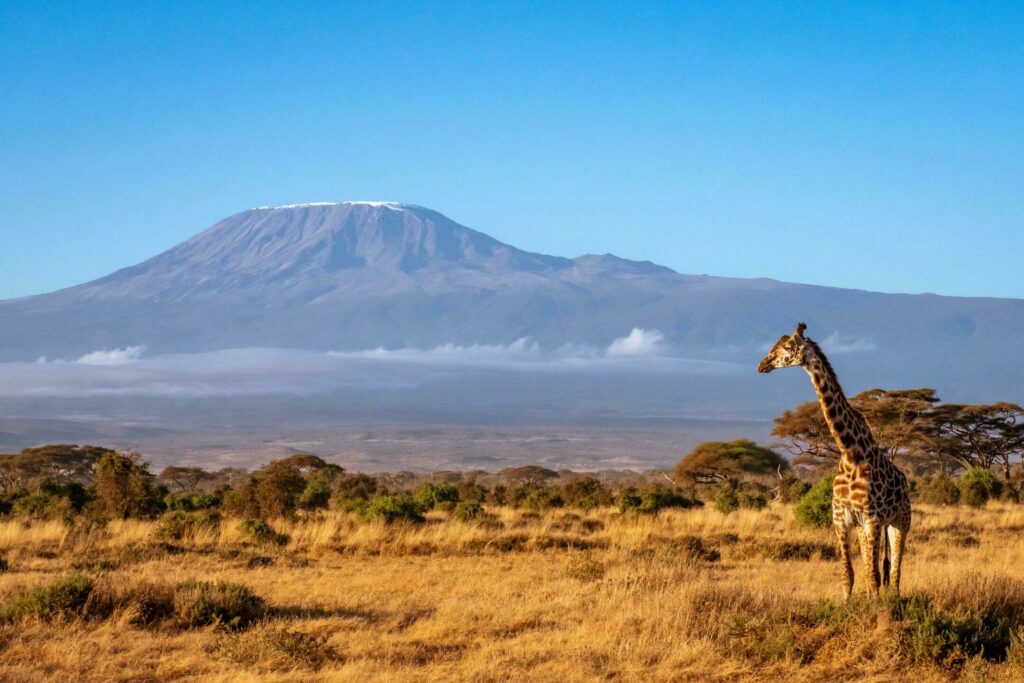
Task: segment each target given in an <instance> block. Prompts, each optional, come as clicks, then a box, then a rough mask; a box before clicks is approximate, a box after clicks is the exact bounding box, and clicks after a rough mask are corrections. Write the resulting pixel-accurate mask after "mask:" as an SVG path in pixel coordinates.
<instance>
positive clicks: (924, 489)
mask: <svg viewBox="0 0 1024 683" xmlns="http://www.w3.org/2000/svg"><path fill="white" fill-rule="evenodd" d="M914 493H916V494H917V496H916V498H917V499H918V500H919V501H921V502H922V503H928V504H929V505H956V504H957V503H959V502H960V487H958V486H957V485H956V482H955V481H954V480H953V479H951V478H950V477H947V476H946V475H944V474H935V475H933V476H931V477H925V478H923V479H920V480H919V481H917V482H916V486H915V487H914Z"/></svg>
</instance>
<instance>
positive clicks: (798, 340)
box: [757, 323, 808, 372]
mask: <svg viewBox="0 0 1024 683" xmlns="http://www.w3.org/2000/svg"><path fill="white" fill-rule="evenodd" d="M806 329H807V325H805V324H803V323H800V324H799V325H797V326H796V332H794V333H793V334H792V335H789V336H786V335H783V336H782V338H781V339H779V341H777V342H776V343H775V346H773V347H772V350H771V351H769V352H768V355H766V356H765V357H764V358H762V359H761V362H760V364H758V366H757V371H758V372H771V371H772V370H774V369H775V368H791V367H794V366H798V365H803V364H804V362H805V360H806V351H807V348H808V344H807V340H806V339H804V330H806Z"/></svg>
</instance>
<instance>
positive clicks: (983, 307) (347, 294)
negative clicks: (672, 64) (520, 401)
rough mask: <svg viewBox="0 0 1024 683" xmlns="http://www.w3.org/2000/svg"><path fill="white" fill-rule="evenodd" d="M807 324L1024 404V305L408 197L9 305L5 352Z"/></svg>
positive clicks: (404, 341)
mask: <svg viewBox="0 0 1024 683" xmlns="http://www.w3.org/2000/svg"><path fill="white" fill-rule="evenodd" d="M805 257H806V255H803V254H799V253H794V258H805ZM867 265H868V266H869V264H867ZM798 320H802V321H804V322H807V323H808V325H809V334H810V335H811V336H813V337H815V338H817V339H818V340H819V341H825V342H826V348H830V349H832V350H833V352H834V353H835V354H845V355H844V358H845V359H846V360H845V361H844V363H843V364H844V365H845V366H847V367H850V368H856V369H857V370H858V371H859V372H861V375H860V377H861V380H862V382H871V383H878V384H885V385H888V386H894V385H895V384H903V385H907V384H911V383H913V384H921V385H932V386H944V387H948V388H950V389H951V390H954V391H956V392H958V393H957V397H958V398H960V399H961V400H967V399H977V400H982V399H985V398H989V397H991V398H996V397H998V398H1004V399H1017V400H1024V391H1022V387H1024V364H1021V363H1020V362H1019V359H1020V357H1021V353H1022V352H1024V300H1017V299H982V298H959V297H941V296H935V295H929V294H922V295H903V294H883V293H877V292H866V291H858V290H846V289H837V288H829V287H816V286H809V285H800V284H791V283H784V282H778V281H774V280H768V279H738V278H722V277H710V276H694V275H683V274H680V273H677V272H675V271H673V270H671V269H669V268H665V267H662V266H658V265H655V264H653V263H650V262H637V261H629V260H625V259H621V258H617V257H615V256H612V255H603V256H598V255H585V256H580V257H578V258H574V259H570V258H562V257H556V256H546V255H542V254H535V253H530V252H526V251H523V250H520V249H517V248H515V247H513V246H510V245H507V244H504V243H502V242H499V241H498V240H495V239H493V238H491V237H489V236H487V235H485V234H483V233H481V232H477V231H475V230H472V229H470V228H467V227H465V226H462V225H459V224H458V223H455V222H453V221H452V220H450V219H448V218H446V217H445V216H443V215H441V214H440V213H438V212H436V211H432V210H430V209H426V208H423V207H419V206H413V205H408V204H398V203H390V202H345V203H340V204H301V205H292V206H281V207H261V208H256V209H252V210H249V211H244V212H242V213H239V214H236V215H234V216H231V217H229V218H226V219H224V220H222V221H220V222H219V223H217V224H216V225H214V226H212V227H210V228H209V229H207V230H205V231H204V232H202V233H200V234H198V235H196V236H195V237H193V238H191V239H189V240H187V241H185V242H183V243H181V244H179V245H178V246H176V247H174V248H172V249H170V250H168V251H166V252H164V253H162V254H160V255H158V256H155V257H154V258H152V259H150V260H148V261H145V262H143V263H141V264H138V265H135V266H132V267H129V268H125V269H123V270H119V271H117V272H115V273H113V274H111V275H108V276H107V277H104V278H101V279H99V280H95V281H93V282H88V283H85V284H82V285H79V286H76V287H71V288H68V289H64V290H61V291H58V292H53V293H50V294H42V295H38V296H31V297H25V298H21V299H14V300H7V301H2V302H0V361H32V360H35V359H36V358H38V357H40V356H45V357H47V358H50V359H55V358H57V359H69V360H70V359H75V358H78V357H80V356H82V355H85V354H88V353H91V352H94V351H97V350H105V349H115V348H123V347H128V346H138V345H144V346H145V349H146V353H147V355H159V354H166V353H189V352H201V351H211V350H217V349H229V348H239V347H277V348H291V349H305V350H321V351H326V350H335V351H343V350H363V349H371V348H378V347H385V348H410V347H415V348H433V347H436V346H440V345H443V344H464V345H468V344H508V343H510V342H512V341H514V340H517V339H520V338H522V337H529V338H531V339H533V340H535V341H536V342H537V343H538V344H539V345H541V346H542V347H544V348H550V349H554V348H557V347H559V346H562V345H565V344H586V345H590V346H593V347H594V348H599V349H603V348H605V347H607V345H608V344H610V343H611V342H612V341H613V340H615V339H617V338H621V337H623V336H625V335H627V334H629V333H630V330H632V329H633V328H644V329H648V330H658V331H660V332H661V334H662V335H664V348H665V349H666V350H667V352H669V353H671V354H675V355H679V356H684V357H688V358H700V359H709V360H726V361H736V362H742V363H756V360H757V356H758V355H759V354H760V353H761V352H762V350H763V348H764V347H765V346H766V345H767V344H770V343H771V342H773V341H774V340H775V339H777V338H778V336H779V335H780V334H782V333H785V332H788V331H790V330H791V329H792V328H793V326H794V325H795V323H796V322H797V321H798Z"/></svg>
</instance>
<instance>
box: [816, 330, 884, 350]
mask: <svg viewBox="0 0 1024 683" xmlns="http://www.w3.org/2000/svg"><path fill="white" fill-rule="evenodd" d="M821 348H823V349H825V351H827V352H828V353H858V352H863V351H874V350H875V349H876V348H878V347H877V346H876V345H875V342H873V341H872V340H870V339H868V338H867V337H846V336H843V335H841V334H840V333H838V332H832V333H831V334H829V335H828V336H827V337H825V339H824V341H822V342H821Z"/></svg>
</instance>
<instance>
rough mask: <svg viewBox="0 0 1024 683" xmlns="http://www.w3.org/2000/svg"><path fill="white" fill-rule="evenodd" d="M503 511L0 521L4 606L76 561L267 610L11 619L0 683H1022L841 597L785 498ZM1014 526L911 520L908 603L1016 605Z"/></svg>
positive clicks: (966, 516) (956, 609)
mask: <svg viewBox="0 0 1024 683" xmlns="http://www.w3.org/2000/svg"><path fill="white" fill-rule="evenodd" d="M498 518H499V520H500V522H501V525H500V526H498V525H491V526H489V527H482V526H481V527H478V526H472V525H466V524H459V523H455V522H451V521H444V520H443V517H442V516H440V515H435V516H433V517H432V518H431V519H430V520H429V521H428V523H427V524H424V525H420V526H405V525H396V526H392V527H387V526H382V525H358V524H356V523H354V522H353V521H352V520H351V519H350V518H349V517H348V516H347V515H344V514H336V513H330V514H326V515H323V516H321V517H316V518H312V519H307V520H300V521H292V522H289V521H285V520H277V521H275V522H272V524H273V526H274V527H275V529H277V531H280V532H284V533H286V534H287V535H288V536H289V540H288V542H287V544H285V545H264V546H258V545H251V544H247V543H246V542H245V541H244V539H243V538H242V537H241V535H240V533H239V531H238V523H237V521H232V520H226V521H224V522H222V523H221V524H220V526H219V528H217V527H214V528H209V529H200V530H199V531H198V532H197V533H196V534H195V535H194V536H193V537H190V538H186V539H185V540H183V541H180V542H174V545H168V544H166V543H159V542H157V541H155V540H153V536H154V528H155V525H156V523H155V522H140V521H125V522H115V523H111V524H109V525H108V526H107V527H106V528H98V527H97V528H84V527H77V528H72V529H68V528H66V527H65V526H64V525H63V524H61V523H60V522H37V523H31V524H24V523H22V522H19V521H5V522H3V523H0V554H2V555H3V556H4V557H6V558H7V559H8V561H9V562H10V570H9V571H7V572H6V573H4V574H0V600H2V601H6V602H9V601H10V600H11V599H13V596H15V595H17V594H18V593H19V592H20V591H22V590H24V589H25V588H28V587H31V586H38V585H44V584H47V583H52V582H53V581H54V580H56V579H58V578H59V577H61V576H64V575H67V574H68V573H69V572H71V571H80V572H84V573H85V574H87V575H88V576H91V577H94V578H95V579H96V581H97V585H102V586H106V587H107V588H106V589H105V590H109V591H113V592H114V593H117V592H118V590H120V591H121V592H122V593H124V592H125V591H128V592H130V590H129V589H130V587H132V586H137V585H139V584H140V583H142V582H151V583H154V584H157V585H160V586H173V585H174V584H177V583H179V582H185V581H189V580H202V581H211V582H218V581H229V582H233V583H241V584H245V585H247V586H249V587H250V588H252V590H253V591H254V592H255V593H256V594H257V595H259V596H261V597H262V598H264V599H265V600H266V602H267V603H268V605H269V607H270V611H269V613H268V615H267V616H266V617H265V619H264V620H263V621H262V622H261V623H259V624H258V625H256V626H254V627H252V628H249V629H243V630H237V631H229V630H226V629H223V628H216V627H205V628H191V629H189V628H183V627H181V626H180V625H178V626H175V625H174V624H172V623H171V622H157V623H154V624H151V625H148V626H139V625H137V624H138V623H139V620H138V619H137V618H136V615H135V614H134V612H133V609H134V608H133V607H131V606H130V605H128V606H121V607H118V608H117V609H115V610H114V611H113V612H112V613H109V614H105V615H104V616H103V617H102V618H98V617H92V618H90V617H88V616H86V617H82V618H68V619H50V620H43V619H40V618H38V617H34V616H27V617H25V616H21V617H17V618H7V619H6V621H5V623H4V624H3V625H2V626H0V679H2V680H17V681H37V680H38V681H42V680H71V681H79V680H82V681H93V680H95V681H164V680H203V681H225V682H227V681H246V680H261V681H263V680H265V681H294V680H303V681H347V680H385V681H423V680H444V681H455V680H460V681H520V680H527V681H530V680H535V681H550V680H559V681H589V680H636V681H659V680H665V681H668V680H672V681H686V680H693V681H707V680H723V681H734V680H735V681H744V680H783V679H784V680H788V681H821V680H839V681H891V680H911V679H912V680H915V681H918V682H925V681H939V680H950V679H955V678H967V679H971V680H979V679H980V680H993V681H1000V680H1005V681H1017V680H1022V679H1024V648H1022V647H1021V646H1019V645H1018V646H1015V647H1012V648H1011V649H1010V651H1009V654H1008V655H1007V656H1006V659H1008V661H995V660H994V659H992V658H991V657H990V658H988V659H986V658H985V657H983V656H979V655H976V656H960V655H948V656H945V657H943V658H939V659H937V658H936V657H929V656H924V655H922V654H921V653H920V652H919V650H920V649H921V648H922V647H925V646H926V645H928V644H927V643H925V645H922V644H921V643H920V642H919V639H918V640H915V639H914V636H913V634H912V633H910V631H908V629H907V627H906V624H908V623H910V622H909V621H901V620H900V618H898V617H897V616H894V615H895V613H896V612H895V611H894V609H893V608H892V606H891V605H892V603H886V602H884V601H876V602H873V603H869V602H867V601H864V600H859V601H856V602H855V604H854V605H853V606H852V607H843V606H841V605H840V600H839V595H840V587H839V583H838V581H837V578H838V566H837V564H836V562H835V561H834V560H832V559H830V555H831V547H832V536H831V533H830V532H828V531H813V530H806V529H800V528H798V527H796V526H795V525H794V523H793V521H792V517H791V513H790V511H789V510H788V509H787V508H784V507H778V508H770V509H768V510H765V511H740V512H736V513H733V514H731V515H722V514H721V513H718V512H716V511H714V510H711V509H702V510H689V511H682V510H680V511H670V512H663V513H662V514H660V515H658V516H656V517H641V518H630V517H622V516H620V515H618V514H617V513H615V512H612V511H610V510H609V511H599V512H593V513H588V514H582V515H573V514H571V513H564V512H560V511H555V512H551V513H548V514H545V515H541V516H538V517H532V516H529V515H526V516H524V515H522V514H521V513H518V512H515V511H512V510H500V511H498ZM1022 531H1024V507H1022V506H1010V505H1002V504H1000V505H996V504H990V506H989V507H988V508H985V509H982V510H968V509H965V508H952V509H935V508H923V507H922V508H918V509H916V510H915V531H914V532H913V533H912V535H911V540H910V548H909V553H908V557H907V561H906V564H905V571H904V577H905V583H904V595H909V596H917V597H922V598H923V597H927V598H929V599H930V600H931V601H932V603H933V605H934V607H935V608H936V609H940V610H944V612H942V613H943V614H967V613H968V612H970V610H974V611H973V612H970V613H972V614H977V613H981V612H984V611H985V610H988V612H986V614H988V613H992V614H995V613H996V612H993V610H997V609H1003V610H1004V611H1005V612H1006V613H1008V614H1016V615H1017V616H1019V615H1021V614H1024V588H1022V584H1021V582H1020V581H1021V580H1022V579H1024V569H1022V567H1024V535H1022ZM785 544H789V545H785ZM782 558H789V559H782ZM857 570H858V585H857V589H858V590H861V591H862V590H863V583H862V582H861V581H860V571H859V570H860V567H859V566H858V567H857ZM119 586H120V587H121V588H120V589H118V588H117V587H119ZM908 604H910V603H909V602H908ZM999 605H1002V607H999ZM1018 608H1020V609H1021V610H1022V611H1019V612H1014V611H1013V610H1015V609H1018ZM907 609H910V608H907ZM965 610H966V611H965ZM915 648H917V649H916V650H915ZM915 653H916V654H915ZM947 654H948V653H947ZM997 659H1003V658H1002V657H999V658H997Z"/></svg>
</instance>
